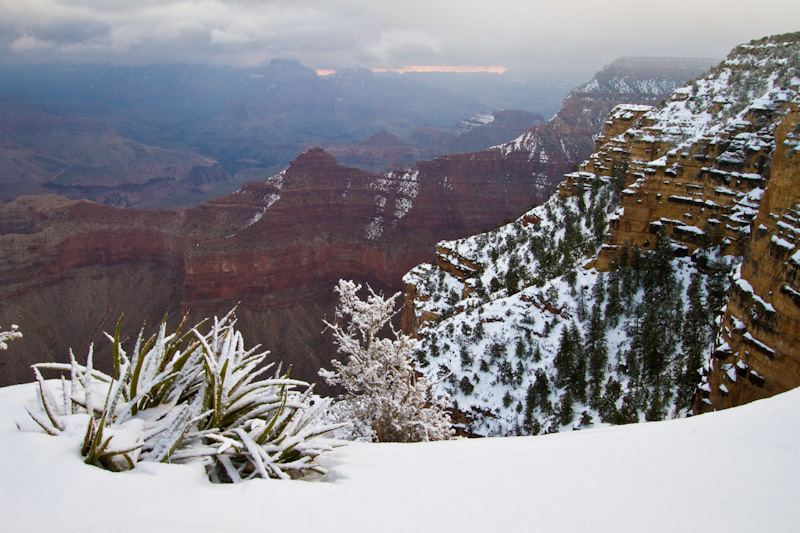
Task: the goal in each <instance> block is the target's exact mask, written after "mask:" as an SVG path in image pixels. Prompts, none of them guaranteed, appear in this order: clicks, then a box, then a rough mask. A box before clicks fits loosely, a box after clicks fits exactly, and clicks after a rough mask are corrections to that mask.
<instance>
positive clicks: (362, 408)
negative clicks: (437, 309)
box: [319, 280, 453, 442]
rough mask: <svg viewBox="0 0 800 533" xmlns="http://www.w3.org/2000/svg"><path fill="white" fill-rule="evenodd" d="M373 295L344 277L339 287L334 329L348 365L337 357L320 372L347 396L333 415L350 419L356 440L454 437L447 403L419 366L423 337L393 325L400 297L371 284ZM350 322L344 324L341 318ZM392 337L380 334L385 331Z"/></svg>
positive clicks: (370, 290) (416, 439)
mask: <svg viewBox="0 0 800 533" xmlns="http://www.w3.org/2000/svg"><path fill="white" fill-rule="evenodd" d="M368 289H369V296H368V297H367V299H366V300H362V299H361V298H359V296H358V292H359V291H360V290H361V285H356V284H355V283H353V282H352V281H347V280H340V281H339V284H338V285H337V286H336V289H335V290H336V293H337V294H338V295H339V305H338V307H337V310H336V319H337V320H336V323H334V324H331V323H329V322H326V325H327V326H328V327H329V328H331V330H332V331H333V336H334V341H335V342H336V345H337V346H338V350H339V353H341V354H344V355H347V357H348V359H347V361H346V362H345V363H342V362H339V361H337V360H335V359H334V360H332V361H331V364H332V366H333V370H332V371H331V370H325V369H321V370H320V372H319V374H320V376H322V377H323V378H324V379H325V381H326V382H327V383H328V384H329V385H341V386H342V387H344V389H345V391H346V392H345V395H344V398H343V399H342V400H341V401H340V402H338V403H337V404H336V405H335V406H334V410H333V413H334V416H336V417H341V418H346V419H350V420H352V422H353V427H352V428H351V431H352V435H351V436H352V437H353V438H361V439H369V440H374V441H378V442H415V441H429V440H442V439H449V438H451V437H452V436H453V428H452V422H451V420H450V417H449V415H448V413H447V412H446V411H445V401H444V399H443V398H437V397H436V396H435V394H434V388H435V385H436V384H435V383H431V382H429V381H428V380H427V379H425V378H424V377H423V376H422V375H421V374H419V373H418V372H417V370H416V368H415V367H414V363H413V354H414V351H415V350H416V348H417V344H418V341H417V340H416V339H413V338H411V337H409V336H408V335H404V334H403V333H401V332H398V331H396V330H395V329H394V328H393V327H392V325H391V318H392V316H393V315H394V307H395V300H396V299H397V297H398V296H399V294H400V293H397V294H395V295H394V296H391V297H389V298H384V297H383V296H382V295H379V294H376V293H375V292H374V291H373V290H372V289H371V288H369V287H368ZM344 321H346V322H347V324H346V325H343V324H342V323H341V322H344ZM385 328H388V330H389V331H390V332H391V336H392V337H393V338H381V337H379V334H380V333H381V332H382V331H383V330H384V329H385Z"/></svg>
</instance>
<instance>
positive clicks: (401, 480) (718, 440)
mask: <svg viewBox="0 0 800 533" xmlns="http://www.w3.org/2000/svg"><path fill="white" fill-rule="evenodd" d="M33 398H34V389H33V388H32V387H31V386H30V385H20V386H15V387H8V388H4V389H0V450H2V452H3V453H2V454H0V472H2V478H0V517H2V524H3V529H4V530H5V531H54V530H58V531H78V530H81V531H107V530H109V529H110V530H112V531H113V532H114V533H122V532H125V531H136V532H140V531H148V532H158V531H169V532H177V531H192V532H194V531H523V530H524V531H533V530H538V531H614V532H619V531H647V532H653V531H726V533H729V532H732V531H797V527H798V524H800V506H798V505H797V496H798V494H800V447H799V446H798V445H797V443H798V442H799V441H800V390H795V391H792V392H789V393H786V394H783V395H780V396H777V397H775V398H772V399H769V400H762V401H760V402H756V403H753V404H750V405H746V406H743V407H739V408H736V409H731V410H728V411H723V412H720V413H712V414H708V415H703V416H699V417H694V418H689V419H681V420H671V421H667V422H657V423H649V424H639V425H631V426H617V427H605V428H599V429H592V430H585V431H579V432H573V433H561V434H552V435H546V436H540V437H515V438H494V439H488V438H487V439H476V440H461V441H455V442H452V441H451V442H436V443H424V444H394V445H393V444H352V445H350V446H347V447H345V448H341V449H338V450H336V451H334V452H332V453H330V454H329V455H328V457H327V458H326V459H325V463H326V465H327V466H328V467H329V468H330V472H329V473H328V476H327V479H326V480H322V481H316V482H307V481H278V480H253V481H249V482H246V483H243V484H240V485H212V484H210V483H209V482H208V481H207V480H206V477H205V475H204V474H203V472H202V470H201V469H200V468H199V467H195V466H185V465H183V466H179V465H153V464H149V465H148V464H142V465H140V466H139V467H137V469H136V470H135V471H133V472H128V473H121V474H115V473H110V472H106V471H103V470H100V469H98V468H95V467H91V466H87V465H85V464H83V463H82V462H81V461H80V459H79V458H78V455H77V451H76V449H77V447H78V446H79V443H78V442H76V441H71V440H70V439H68V438H65V437H58V438H57V437H50V436H47V435H45V434H43V433H32V432H20V431H18V430H17V428H16V426H15V424H14V422H15V421H20V422H21V423H23V424H25V425H27V424H28V420H27V416H28V415H27V414H26V413H25V412H24V410H23V408H22V406H23V405H24V404H25V403H27V402H30V401H32V400H33Z"/></svg>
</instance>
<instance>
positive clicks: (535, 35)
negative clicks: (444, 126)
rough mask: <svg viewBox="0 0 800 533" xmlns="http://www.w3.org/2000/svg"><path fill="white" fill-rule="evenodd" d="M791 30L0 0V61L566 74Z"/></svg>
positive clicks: (748, 11) (623, 16) (360, 7)
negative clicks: (280, 63) (286, 61)
mask: <svg viewBox="0 0 800 533" xmlns="http://www.w3.org/2000/svg"><path fill="white" fill-rule="evenodd" d="M797 30H800V1H797V0H760V1H758V2H756V1H754V0H747V1H742V0H672V1H670V2H649V1H646V0H635V1H634V0H608V1H605V2H600V1H597V0H561V1H558V0H547V1H539V0H491V1H490V0H480V1H477V0H402V1H395V0H368V1H365V0H286V1H284V0H0V58H2V59H0V61H5V62H15V63H17V62H28V61H47V62H77V61H80V62H83V61H97V62H103V63H160V62H191V63H213V64H232V65H248V66H251V65H258V64H263V63H267V62H269V60H271V59H273V58H294V59H299V60H300V61H301V62H302V63H303V64H304V65H306V66H309V67H312V68H316V69H338V68H345V67H354V66H361V67H366V68H396V67H402V66H406V65H459V66H481V67H489V66H500V67H505V68H508V69H510V70H512V71H518V72H519V71H526V72H544V73H557V72H564V73H570V74H573V75H574V74H576V73H581V74H582V73H587V74H590V73H593V72H594V71H596V70H598V69H599V68H601V67H602V66H603V65H604V64H606V63H608V62H610V61H611V60H613V59H614V58H616V57H619V56H626V55H627V56H646V55H649V56H688V57H718V58H722V57H724V56H725V54H726V53H727V52H728V50H729V49H730V48H732V47H733V46H735V45H736V44H738V43H741V42H745V41H749V40H751V39H754V38H759V37H762V36H764V35H770V34H776V33H785V32H790V31H797Z"/></svg>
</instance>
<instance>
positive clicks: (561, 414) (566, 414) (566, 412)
mask: <svg viewBox="0 0 800 533" xmlns="http://www.w3.org/2000/svg"><path fill="white" fill-rule="evenodd" d="M572 404H573V401H572V393H570V392H569V389H567V391H566V392H565V393H564V395H563V396H561V403H560V404H559V406H558V423H559V424H560V425H562V426H566V425H567V424H571V423H572V419H573V418H575V410H574V408H573V406H572Z"/></svg>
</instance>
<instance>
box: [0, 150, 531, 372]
mask: <svg viewBox="0 0 800 533" xmlns="http://www.w3.org/2000/svg"><path fill="white" fill-rule="evenodd" d="M476 160H479V158H478V157H477V156H476ZM439 165H445V170H446V172H444V173H442V174H437V176H439V177H438V178H437V179H434V178H432V177H428V179H422V173H421V172H420V171H419V170H414V171H411V172H405V173H390V174H387V175H375V174H369V173H366V172H363V171H360V170H357V169H353V168H347V167H342V166H340V165H338V164H337V162H336V160H335V159H334V158H333V157H332V156H331V155H329V154H327V153H326V152H324V151H322V150H321V149H310V150H308V151H307V152H305V153H304V154H302V155H301V156H300V157H298V158H297V159H296V160H295V161H294V162H293V163H292V165H291V166H290V168H289V169H287V170H286V171H285V172H283V173H281V174H279V175H277V176H275V177H273V178H270V179H269V180H266V181H263V182H254V183H249V184H247V185H246V186H245V187H243V188H242V190H241V191H239V192H237V193H234V194H232V195H229V196H226V197H222V198H219V199H216V200H213V201H211V202H208V203H205V204H202V205H200V206H198V207H197V208H193V209H189V210H186V211H181V212H177V213H176V212H167V211H126V210H119V209H114V208H111V207H107V206H101V205H98V204H94V203H92V202H86V201H70V200H67V199H65V198H63V197H56V196H40V197H21V198H19V199H17V200H15V201H14V202H11V203H9V204H6V205H3V206H1V207H0V231H1V232H2V236H0V246H2V249H3V250H4V254H3V258H2V264H1V265H0V275H1V276H2V283H1V284H0V286H2V292H0V315H1V316H0V323H16V324H19V326H20V328H21V330H22V331H23V332H24V333H25V334H26V336H25V337H24V338H23V339H22V340H20V342H19V343H15V344H16V345H15V351H14V355H15V358H11V359H9V358H7V359H6V360H5V367H4V369H3V374H2V382H3V383H6V384H8V383H14V382H19V381H25V380H27V379H29V369H28V368H27V367H28V365H30V364H31V363H32V362H35V361H42V360H47V359H58V360H64V359H65V358H66V356H67V349H68V348H69V347H73V348H75V350H76V352H77V353H78V354H80V353H81V352H85V350H86V349H87V345H88V343H89V342H92V341H93V342H95V343H98V355H97V356H96V361H97V362H98V365H101V366H102V365H103V363H104V362H105V363H107V362H108V359H107V358H108V354H106V355H102V354H101V353H99V347H100V346H102V345H103V343H104V340H103V335H102V332H103V331H112V330H113V329H114V326H115V323H116V321H117V319H118V318H119V316H120V315H121V314H122V313H123V312H125V320H124V329H123V331H124V332H125V334H126V335H127V336H129V337H130V336H134V335H135V334H136V332H137V330H138V328H139V327H140V324H141V323H142V321H144V320H146V321H147V322H148V324H150V325H153V324H157V323H158V322H159V321H160V319H161V317H162V316H163V315H164V314H165V313H170V314H171V315H172V316H173V317H177V316H178V315H180V314H181V313H184V312H190V314H191V315H192V318H198V319H199V318H202V317H205V316H208V315H210V314H215V313H216V314H222V313H225V312H227V311H228V310H229V309H230V308H232V307H233V306H236V305H238V306H239V307H238V316H239V326H240V327H241V329H242V330H243V332H244V333H245V335H246V338H247V341H248V342H250V343H256V342H260V343H263V344H264V346H265V347H266V348H268V349H271V350H273V351H275V353H276V354H277V355H278V356H279V357H280V358H282V359H284V360H285V361H286V363H287V364H292V365H293V367H294V372H295V373H294V374H293V375H296V376H297V377H301V378H305V379H310V380H314V379H315V376H316V370H317V369H318V368H319V366H320V365H321V364H323V363H324V362H325V361H326V360H327V358H328V357H329V356H330V352H331V345H329V344H327V343H325V344H324V343H323V338H322V336H321V335H320V332H321V330H322V329H323V324H322V318H323V317H324V316H326V315H327V316H329V317H331V316H332V311H333V303H334V302H333V297H334V295H333V293H332V288H333V286H334V285H335V283H336V281H337V280H338V279H340V278H352V279H357V280H359V281H361V282H368V283H370V284H371V285H372V286H373V287H374V288H375V289H376V290H383V291H390V290H396V289H397V288H398V285H399V280H400V278H401V277H402V275H403V273H405V272H406V271H407V270H408V269H409V268H411V266H413V265H414V264H417V263H419V262H421V261H424V260H425V259H427V255H428V253H429V252H428V251H429V250H430V249H431V248H432V246H433V244H434V243H435V242H437V241H438V240H439V239H441V238H446V237H454V236H456V235H460V234H462V233H463V232H469V233H473V232H475V231H478V230H479V229H482V228H485V227H489V226H492V225H494V224H497V223H498V222H500V221H501V220H502V219H503V218H506V217H510V216H513V215H514V214H515V213H518V212H519V211H521V210H522V209H523V208H524V207H525V206H526V205H528V204H529V203H531V202H535V201H537V199H538V197H537V196H536V194H535V189H533V188H532V187H530V186H529V185H527V184H526V183H525V179H526V176H525V175H524V174H523V175H520V176H514V175H508V174H503V175H501V176H500V177H499V178H498V177H497V176H496V175H495V174H493V173H492V168H493V167H492V165H491V164H490V163H489V164H486V165H485V166H484V167H481V169H480V171H475V170H474V169H472V170H471V171H470V172H466V171H462V170H461V169H460V168H459V166H458V165H455V164H453V163H451V162H449V161H446V162H445V163H438V162H429V163H428V169H429V172H433V171H435V170H437V169H438V168H439ZM429 176H430V174H429Z"/></svg>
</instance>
